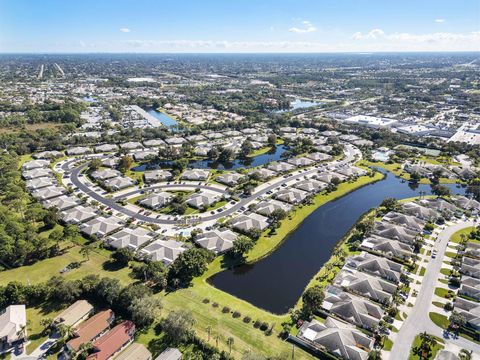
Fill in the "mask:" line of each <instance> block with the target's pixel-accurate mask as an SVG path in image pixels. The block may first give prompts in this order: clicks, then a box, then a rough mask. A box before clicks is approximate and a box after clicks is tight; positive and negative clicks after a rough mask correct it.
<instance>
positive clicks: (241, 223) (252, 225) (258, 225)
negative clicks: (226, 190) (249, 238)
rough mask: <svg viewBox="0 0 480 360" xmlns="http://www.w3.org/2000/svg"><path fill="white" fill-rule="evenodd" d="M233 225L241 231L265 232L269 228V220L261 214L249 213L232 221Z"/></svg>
mask: <svg viewBox="0 0 480 360" xmlns="http://www.w3.org/2000/svg"><path fill="white" fill-rule="evenodd" d="M231 224H232V226H233V227H234V228H235V229H238V230H240V231H248V230H250V229H260V230H264V229H265V228H266V227H267V226H268V218H266V217H265V216H262V215H259V214H255V213H249V214H244V215H239V216H237V217H236V218H234V219H232V220H231Z"/></svg>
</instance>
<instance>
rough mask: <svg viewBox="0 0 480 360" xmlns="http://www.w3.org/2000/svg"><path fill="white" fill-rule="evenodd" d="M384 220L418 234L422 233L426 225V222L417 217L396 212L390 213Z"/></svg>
mask: <svg viewBox="0 0 480 360" xmlns="http://www.w3.org/2000/svg"><path fill="white" fill-rule="evenodd" d="M382 220H383V221H388V222H390V223H392V224H395V225H399V226H403V227H405V228H407V229H410V230H413V231H416V232H422V231H423V229H424V227H425V225H426V221H424V220H421V219H419V218H417V217H415V216H411V215H405V214H402V213H399V212H395V211H390V212H389V213H387V214H386V215H385V216H384V217H383V218H382Z"/></svg>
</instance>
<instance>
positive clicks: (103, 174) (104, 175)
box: [90, 169, 122, 181]
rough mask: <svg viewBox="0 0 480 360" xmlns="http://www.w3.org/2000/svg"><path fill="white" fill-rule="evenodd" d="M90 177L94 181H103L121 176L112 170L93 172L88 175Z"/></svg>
mask: <svg viewBox="0 0 480 360" xmlns="http://www.w3.org/2000/svg"><path fill="white" fill-rule="evenodd" d="M90 176H91V177H92V178H93V179H95V180H98V181H104V180H107V179H111V178H114V177H117V176H122V173H121V172H120V171H118V170H113V169H106V170H95V171H93V172H92V173H91V174H90Z"/></svg>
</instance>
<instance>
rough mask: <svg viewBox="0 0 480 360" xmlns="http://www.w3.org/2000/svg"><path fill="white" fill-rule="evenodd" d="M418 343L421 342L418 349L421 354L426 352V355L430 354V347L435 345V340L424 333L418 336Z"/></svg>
mask: <svg viewBox="0 0 480 360" xmlns="http://www.w3.org/2000/svg"><path fill="white" fill-rule="evenodd" d="M420 341H421V344H420V349H421V350H422V351H423V352H427V353H429V352H430V350H431V348H432V347H434V346H435V345H437V340H436V339H435V337H433V336H432V335H430V334H427V333H426V332H423V333H421V334H420Z"/></svg>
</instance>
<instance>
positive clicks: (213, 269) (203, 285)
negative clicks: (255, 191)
mask: <svg viewBox="0 0 480 360" xmlns="http://www.w3.org/2000/svg"><path fill="white" fill-rule="evenodd" d="M381 179H383V174H380V173H376V174H375V175H374V176H373V177H369V176H363V177H360V178H358V179H357V180H356V181H354V182H351V183H349V182H346V183H342V184H340V185H339V186H338V188H337V190H336V191H333V192H331V193H328V194H319V195H317V196H316V197H315V198H314V199H313V203H312V204H311V205H304V206H302V207H298V208H297V210H296V211H295V212H293V213H292V214H291V216H289V217H288V218H286V219H284V220H283V221H282V223H281V225H280V227H279V228H278V229H276V233H275V234H274V235H272V236H268V235H267V234H266V233H265V234H264V235H262V236H261V237H260V239H259V240H258V241H257V243H256V245H255V247H254V248H253V249H252V250H251V251H250V252H249V253H248V255H247V256H246V260H247V262H249V263H253V262H255V261H258V260H260V259H261V258H263V257H265V256H268V254H270V253H271V252H272V251H274V250H275V248H277V247H278V246H279V245H280V244H281V243H282V241H283V240H284V239H285V238H286V236H287V235H288V234H289V233H290V232H292V231H294V230H295V229H296V228H297V227H298V226H299V225H300V224H301V223H302V221H303V220H304V219H305V218H306V217H307V216H308V215H310V214H311V213H312V212H313V211H315V210H316V209H317V208H318V207H320V206H321V205H323V204H325V203H327V202H329V201H332V200H335V199H337V198H339V197H341V196H344V195H346V194H348V193H349V192H351V191H354V190H357V189H358V188H360V187H362V186H364V185H368V184H371V183H373V182H375V181H379V180H381ZM234 265H235V264H234V263H231V262H230V260H229V258H228V257H226V256H221V257H218V258H216V259H215V260H214V261H213V262H212V263H211V264H210V265H209V269H208V270H207V272H205V273H204V274H203V275H202V276H201V277H199V278H195V279H194V280H193V283H192V286H191V287H189V288H188V289H179V290H177V291H175V292H172V293H169V294H165V293H162V295H161V296H162V297H163V303H164V308H165V312H169V311H171V310H175V309H180V308H183V309H185V308H186V309H188V310H191V311H192V313H193V315H194V317H195V320H196V321H197V322H196V324H195V330H196V332H197V334H198V335H199V336H200V337H202V338H203V339H205V340H208V338H209V335H208V330H207V329H210V332H211V334H216V335H219V336H220V340H219V342H218V344H219V347H220V349H222V350H227V349H228V345H227V343H226V340H227V339H228V338H229V337H233V338H234V341H235V345H234V349H233V353H234V354H235V355H236V356H240V355H241V354H243V353H244V352H246V351H248V350H251V351H252V352H254V353H266V352H268V353H272V354H278V353H281V352H288V351H291V345H290V344H288V343H287V342H285V341H284V340H282V339H281V338H280V337H279V334H280V333H281V332H282V323H283V322H289V321H290V316H289V314H285V315H274V314H272V313H269V312H268V311H265V310H262V309H259V308H257V307H255V306H253V305H252V304H250V303H248V302H246V301H244V300H241V299H239V298H237V297H235V296H233V295H230V294H228V293H225V292H223V291H221V290H219V289H216V288H215V287H213V286H211V285H210V284H209V283H208V281H207V279H208V278H209V277H211V276H212V275H214V274H216V273H218V272H220V271H222V270H225V269H226V268H229V267H232V266H234ZM225 307H226V308H227V309H225ZM257 320H258V322H257ZM256 322H257V323H263V322H265V323H267V325H268V328H272V333H271V335H268V331H262V330H261V328H260V327H256V325H255V323H256ZM151 336H153V334H146V335H145V336H144V337H140V341H141V342H144V341H145V342H147V343H148V341H149V339H151ZM210 343H211V344H212V345H213V344H215V345H216V340H214V336H213V335H211V336H210ZM295 358H296V359H310V358H313V357H312V356H310V355H309V354H307V353H306V352H303V351H301V350H300V349H298V350H296V352H295Z"/></svg>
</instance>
